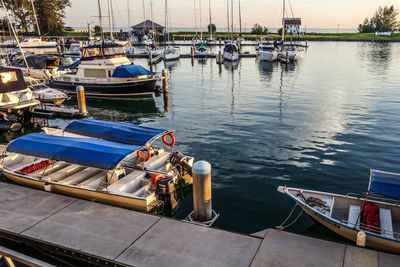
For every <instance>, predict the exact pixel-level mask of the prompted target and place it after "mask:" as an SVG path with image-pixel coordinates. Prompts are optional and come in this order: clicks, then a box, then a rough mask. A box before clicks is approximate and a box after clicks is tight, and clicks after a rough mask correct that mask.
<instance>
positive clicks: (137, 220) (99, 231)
mask: <svg viewBox="0 0 400 267" xmlns="http://www.w3.org/2000/svg"><path fill="white" fill-rule="evenodd" d="M159 219H160V218H159V217H157V216H153V215H149V214H144V213H140V212H134V211H131V210H127V209H122V208H117V207H113V206H107V205H103V204H99V203H95V202H89V201H85V200H79V201H77V202H76V203H74V204H72V205H70V206H69V207H67V208H65V209H63V210H62V211H60V212H58V213H57V214H54V215H53V216H50V217H49V218H47V219H46V220H45V221H43V222H41V223H39V224H37V225H35V226H34V227H32V228H30V229H29V230H27V231H25V232H23V233H22V234H23V235H25V236H28V237H30V238H35V239H39V240H43V241H46V242H51V243H54V244H57V245H61V246H63V247H68V248H71V249H74V250H79V251H82V252H84V253H88V254H92V255H99V256H101V257H103V258H106V259H110V260H113V259H114V258H116V257H117V256H118V255H120V254H121V253H122V252H123V251H124V250H125V249H127V248H128V247H129V246H130V245H131V244H132V242H134V241H135V240H136V239H137V238H139V237H140V236H141V235H142V234H143V233H144V232H146V231H147V230H148V229H149V228H150V227H151V226H152V225H153V224H154V223H156V222H157V221H158V220H159Z"/></svg>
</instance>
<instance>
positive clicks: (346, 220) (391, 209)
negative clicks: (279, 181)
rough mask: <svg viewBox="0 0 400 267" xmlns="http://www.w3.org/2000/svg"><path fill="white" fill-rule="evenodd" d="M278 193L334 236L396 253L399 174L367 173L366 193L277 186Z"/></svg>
mask: <svg viewBox="0 0 400 267" xmlns="http://www.w3.org/2000/svg"><path fill="white" fill-rule="evenodd" d="M278 191H279V192H281V193H283V194H285V195H286V196H288V197H289V198H291V199H292V200H294V201H295V202H296V204H297V205H299V206H300V207H301V208H302V209H303V211H305V212H306V213H307V214H308V215H310V216H311V217H312V218H313V219H314V220H316V221H317V222H318V223H320V224H322V225H323V226H325V227H327V228H328V229H330V230H332V231H334V232H335V233H337V234H339V235H341V236H343V237H345V238H347V239H349V240H351V241H353V242H356V243H357V244H358V245H360V246H366V247H370V248H374V249H377V250H384V251H388V252H392V253H397V254H399V253H400V207H399V200H400V174H397V173H390V172H384V171H378V170H370V172H369V186H368V191H367V192H366V193H364V194H347V195H339V194H333V193H326V192H320V191H313V190H307V189H300V188H291V187H286V186H279V187H278Z"/></svg>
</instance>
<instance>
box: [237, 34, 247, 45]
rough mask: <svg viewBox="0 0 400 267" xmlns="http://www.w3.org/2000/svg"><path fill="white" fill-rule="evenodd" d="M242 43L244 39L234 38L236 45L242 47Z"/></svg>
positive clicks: (240, 37) (241, 37)
mask: <svg viewBox="0 0 400 267" xmlns="http://www.w3.org/2000/svg"><path fill="white" fill-rule="evenodd" d="M244 43H245V39H244V37H243V36H239V37H238V38H236V44H237V45H244Z"/></svg>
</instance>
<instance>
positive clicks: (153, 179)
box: [151, 173, 166, 185]
mask: <svg viewBox="0 0 400 267" xmlns="http://www.w3.org/2000/svg"><path fill="white" fill-rule="evenodd" d="M162 178H166V177H165V175H163V174H157V173H156V174H153V175H152V176H151V184H153V185H156V184H157V181H158V180H159V179H162Z"/></svg>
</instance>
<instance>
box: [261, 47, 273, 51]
mask: <svg viewBox="0 0 400 267" xmlns="http://www.w3.org/2000/svg"><path fill="white" fill-rule="evenodd" d="M261 50H262V51H274V50H275V48H274V47H273V46H262V47H261Z"/></svg>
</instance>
